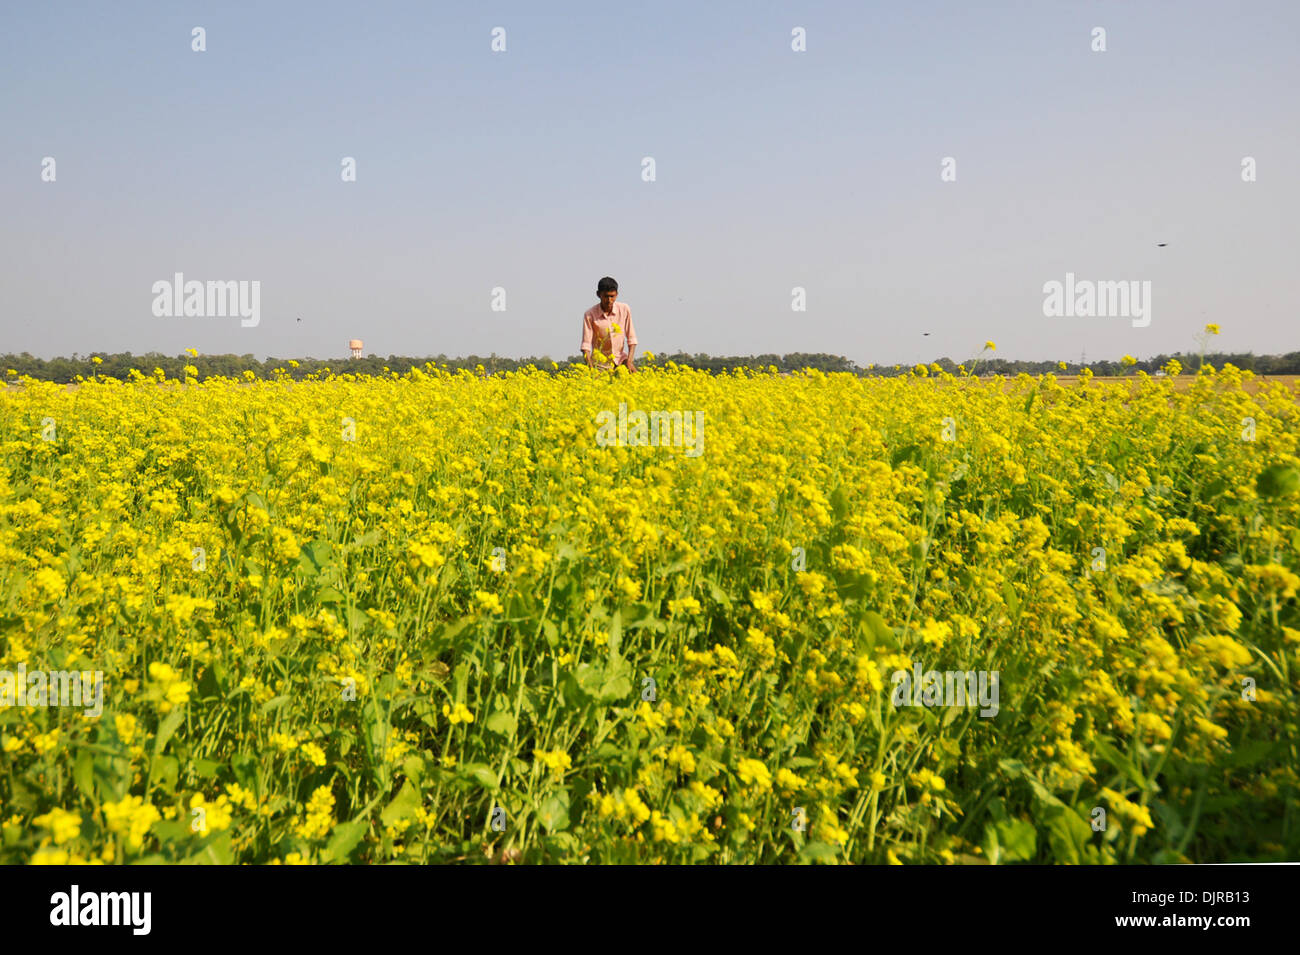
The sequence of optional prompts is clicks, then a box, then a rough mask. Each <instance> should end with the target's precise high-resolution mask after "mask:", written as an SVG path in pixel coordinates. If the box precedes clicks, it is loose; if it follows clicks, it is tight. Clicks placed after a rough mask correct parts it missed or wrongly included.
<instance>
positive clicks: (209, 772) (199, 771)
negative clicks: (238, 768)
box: [194, 759, 226, 779]
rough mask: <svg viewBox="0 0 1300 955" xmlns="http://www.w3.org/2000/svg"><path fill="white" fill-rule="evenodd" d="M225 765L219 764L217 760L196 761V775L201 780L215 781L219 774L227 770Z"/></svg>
mask: <svg viewBox="0 0 1300 955" xmlns="http://www.w3.org/2000/svg"><path fill="white" fill-rule="evenodd" d="M225 765H226V764H225V763H218V762H217V761H216V760H215V759H196V760H195V761H194V773H195V775H197V776H198V777H199V778H200V779H215V778H216V777H217V774H218V773H220V772H221V770H222V769H224V768H225Z"/></svg>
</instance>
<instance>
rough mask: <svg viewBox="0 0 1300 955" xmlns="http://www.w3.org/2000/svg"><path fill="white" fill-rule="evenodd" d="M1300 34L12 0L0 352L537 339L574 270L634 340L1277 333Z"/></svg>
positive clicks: (1142, 22)
mask: <svg viewBox="0 0 1300 955" xmlns="http://www.w3.org/2000/svg"><path fill="white" fill-rule="evenodd" d="M195 27H202V28H203V29H204V31H205V34H206V35H205V41H206V50H205V51H203V52H196V51H194V50H193V49H192V42H193V41H192V30H193V28H195ZM496 27H501V28H503V29H504V30H505V44H506V49H505V51H504V52H494V51H493V50H492V31H493V29H494V28H496ZM1095 27H1102V28H1104V29H1105V31H1106V35H1105V42H1106V50H1105V52H1095V51H1094V50H1093V49H1092V47H1093V46H1094V43H1095V41H1094V38H1093V30H1094V28H1095ZM795 28H803V30H804V31H806V50H805V51H802V52H797V51H795V50H793V49H792V30H794V29H795ZM1298 35H1300V4H1298V3H1296V2H1295V0H1242V2H1240V3H1237V4H1231V5H1229V4H1223V3H1215V2H1208V0H1178V2H1175V0H1169V2H1160V0H1086V2H1084V0H1033V2H1030V0H1025V2H992V3H969V2H962V0H932V2H927V0H916V2H897V3H853V2H842V3H812V2H810V3H764V2H717V3H708V4H697V3H676V2H663V3H654V4H636V5H622V4H610V3H596V2H591V3H563V2H561V3H554V4H546V5H539V4H536V3H523V2H518V3H491V4H468V3H466V4H432V3H428V2H423V3H417V2H410V3H405V2H402V3H383V2H378V3H374V4H353V3H339V2H333V0H328V2H320V3H311V4H305V3H274V4H272V3H252V2H226V3H220V4H205V3H188V2H174V3H166V4H164V3H126V4H103V3H58V2H51V3H45V4H22V5H18V4H14V3H9V4H5V5H4V6H3V7H2V8H0V131H2V139H3V148H0V219H2V221H3V226H2V227H0V316H2V317H3V326H2V327H3V333H4V334H3V340H2V341H0V353H3V352H23V351H28V352H31V353H32V354H35V355H38V356H41V357H46V358H48V357H53V356H56V355H71V354H72V353H73V352H78V353H81V354H86V353H88V352H91V351H108V352H119V351H131V352H136V353H144V352H148V351H158V352H163V353H165V354H178V353H180V351H181V350H182V349H184V348H186V347H189V346H193V347H196V348H198V349H199V350H200V351H202V352H205V353H226V352H233V353H236V354H244V353H250V352H251V353H253V354H255V355H257V356H258V357H259V358H261V357H266V356H268V355H273V356H278V357H304V356H312V357H317V358H328V357H333V356H336V355H337V356H342V355H346V353H347V341H348V339H350V338H354V337H355V338H361V339H363V340H364V342H365V352H367V353H374V354H378V355H384V356H387V355H390V354H396V355H409V356H425V355H433V354H438V353H444V354H447V355H468V354H471V353H475V354H480V355H487V354H489V353H491V352H495V353H497V354H498V355H502V356H512V357H520V356H528V355H538V356H540V355H550V356H551V357H553V358H556V359H562V358H564V357H567V356H570V355H575V354H577V352H578V345H579V341H580V338H581V315H582V312H583V311H584V310H585V309H586V308H588V307H590V306H591V305H592V304H594V303H595V284H596V280H597V279H598V278H600V277H601V276H602V275H613V276H614V277H615V278H617V279H618V281H619V283H620V287H621V295H620V298H621V300H623V301H625V302H627V303H628V304H629V305H630V306H631V309H632V315H633V318H634V320H635V323H636V328H637V332H638V337H639V339H640V351H642V352H644V351H646V350H651V351H657V352H672V351H678V350H681V351H687V352H692V353H694V352H708V353H712V354H722V355H745V354H755V355H756V354H761V353H769V352H775V353H788V352H830V353H836V354H842V355H845V356H847V357H849V358H851V359H853V360H854V361H857V362H859V363H861V364H864V365H865V364H868V363H873V362H874V363H879V364H893V363H895V362H906V363H912V362H916V361H921V360H927V361H928V360H932V359H936V358H939V357H944V356H946V357H949V358H952V359H953V360H955V361H962V360H964V359H967V358H969V357H971V356H972V355H974V354H975V353H976V352H978V351H979V349H980V347H981V346H982V344H983V342H984V341H985V340H986V339H993V340H995V341H996V342H997V345H998V351H997V354H998V355H999V356H1000V357H1005V358H1011V359H1016V358H1021V359H1068V360H1071V361H1077V360H1078V359H1079V357H1080V355H1081V353H1083V352H1085V351H1086V354H1087V355H1088V357H1089V358H1090V359H1100V358H1112V359H1114V358H1118V357H1120V356H1122V355H1124V354H1126V353H1128V354H1133V355H1135V356H1137V357H1139V358H1141V357H1147V356H1150V355H1154V354H1157V353H1160V352H1174V351H1180V350H1181V351H1195V350H1196V349H1197V348H1198V345H1197V336H1198V335H1199V334H1200V332H1201V330H1202V328H1203V327H1204V325H1205V324H1206V323H1208V322H1216V323H1218V324H1220V325H1221V327H1222V334H1221V335H1220V337H1219V338H1218V339H1217V340H1215V341H1214V343H1213V346H1212V347H1213V348H1216V349H1222V350H1228V351H1248V350H1249V351H1254V352H1256V353H1279V352H1286V351H1294V350H1297V349H1300V321H1297V306H1296V294H1295V281H1296V279H1295V276H1296V275H1297V266H1296V263H1295V261H1294V260H1295V258H1296V254H1297V251H1298V245H1300V243H1297V239H1296V235H1297V211H1298V207H1300V186H1298V185H1297V177H1298V176H1300V132H1298V130H1300V124H1298V123H1297V120H1298V119H1300V108H1298V107H1297V99H1296V97H1297V91H1300V57H1297V56H1296V53H1295V42H1296V37H1297V36H1298ZM46 157H52V158H53V159H54V160H55V164H56V165H55V170H56V172H55V179H54V181H52V182H50V181H44V180H43V178H42V173H43V169H44V168H46V167H45V164H44V160H45V158H46ZM344 157H353V158H354V159H355V161H356V181H355V182H345V181H343V177H342V175H341V169H342V167H341V163H342V160H343V158H344ZM644 157H652V158H653V160H654V165H655V169H654V172H655V178H654V181H645V180H644V178H643V168H644V167H643V158H644ZM945 157H952V158H953V159H954V160H955V170H956V178H955V181H943V179H942V178H941V168H942V167H941V163H942V161H943V160H944V158H945ZM1244 157H1252V158H1253V159H1254V161H1255V167H1256V176H1257V179H1256V181H1254V182H1245V181H1243V178H1242V162H1243V158H1244ZM1158 243H1167V245H1166V247H1164V248H1161V247H1159V246H1158ZM177 272H180V273H183V274H184V276H185V278H186V280H199V281H209V280H220V281H232V280H233V281H257V282H259V283H260V321H259V324H258V325H257V326H256V327H243V326H242V325H241V322H240V319H239V318H237V317H225V318H219V317H205V318H184V317H157V316H155V315H154V313H153V308H152V306H153V303H154V298H155V296H154V292H153V290H152V287H153V284H154V283H155V282H158V281H160V280H161V281H168V282H170V281H171V280H172V277H173V275H174V273H177ZM1067 272H1070V273H1074V274H1075V276H1076V277H1077V279H1079V280H1096V281H1130V280H1132V281H1138V282H1150V283H1151V285H1150V289H1151V299H1150V324H1149V325H1147V326H1146V327H1135V326H1134V324H1133V322H1131V321H1130V320H1129V319H1127V318H1115V317H1068V318H1064V317H1063V318H1048V317H1045V316H1044V314H1043V303H1044V292H1043V286H1044V283H1046V282H1050V281H1054V280H1055V281H1061V282H1064V280H1065V277H1066V273H1067ZM1288 276H1290V278H1288ZM795 287H800V288H803V289H806V311H802V312H800V311H794V310H792V301H793V297H792V289H794V288H795ZM496 288H502V289H504V290H505V304H506V308H505V310H504V311H494V310H493V309H492V304H493V290H494V289H496ZM927 332H928V333H929V335H928V336H926V335H925V334H924V333H927Z"/></svg>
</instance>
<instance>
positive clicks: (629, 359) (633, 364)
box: [627, 355, 636, 374]
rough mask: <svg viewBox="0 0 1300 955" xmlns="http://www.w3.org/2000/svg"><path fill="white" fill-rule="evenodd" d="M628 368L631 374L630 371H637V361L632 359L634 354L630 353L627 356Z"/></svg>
mask: <svg viewBox="0 0 1300 955" xmlns="http://www.w3.org/2000/svg"><path fill="white" fill-rule="evenodd" d="M627 370H628V372H629V374H630V373H634V372H635V371H636V362H634V361H633V360H632V356H631V355H628V356H627Z"/></svg>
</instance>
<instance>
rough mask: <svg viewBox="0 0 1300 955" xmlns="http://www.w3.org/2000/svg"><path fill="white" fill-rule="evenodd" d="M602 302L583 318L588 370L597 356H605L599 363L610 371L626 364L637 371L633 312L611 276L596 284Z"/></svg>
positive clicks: (584, 350)
mask: <svg viewBox="0 0 1300 955" xmlns="http://www.w3.org/2000/svg"><path fill="white" fill-rule="evenodd" d="M596 295H597V297H599V298H600V302H599V303H597V304H596V305H593V306H591V308H589V309H587V311H586V312H584V313H583V316H582V355H583V357H584V358H586V359H587V367H589V368H590V367H592V364H593V360H594V359H593V348H594V349H595V352H594V353H596V354H601V355H604V356H606V357H605V359H604V360H603V361H601V362H600V363H601V364H602V365H604V366H605V367H606V368H609V369H610V370H611V371H613V370H615V369H616V368H618V366H619V365H626V366H627V370H628V371H630V372H634V371H636V363H635V362H633V360H632V356H633V354H634V353H635V352H636V332H635V331H634V330H633V328H632V310H631V309H630V308H628V307H627V305H626V304H625V303H623V302H619V301H616V299H617V298H618V283H617V282H615V281H614V280H613V279H612V278H610V277H609V276H608V275H607V276H605V277H604V278H603V279H601V280H600V281H599V282H598V283H597V284H596Z"/></svg>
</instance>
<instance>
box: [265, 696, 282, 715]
mask: <svg viewBox="0 0 1300 955" xmlns="http://www.w3.org/2000/svg"><path fill="white" fill-rule="evenodd" d="M288 702H289V697H288V696H273V697H271V699H269V700H267V701H266V702H265V703H263V704H262V714H263V715H265V714H267V713H270V712H271V711H272V710H278V709H279V708H280V707H282V706H284V704H286V703H288Z"/></svg>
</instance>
